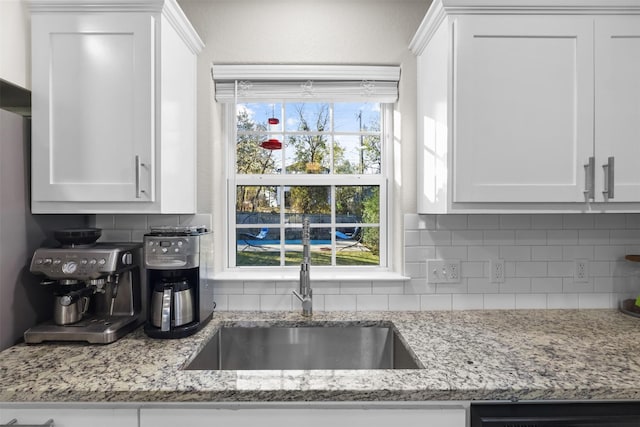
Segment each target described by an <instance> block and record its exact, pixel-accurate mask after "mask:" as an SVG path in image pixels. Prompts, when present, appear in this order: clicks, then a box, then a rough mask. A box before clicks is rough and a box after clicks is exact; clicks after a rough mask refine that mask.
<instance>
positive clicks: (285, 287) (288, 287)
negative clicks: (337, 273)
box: [275, 280, 318, 299]
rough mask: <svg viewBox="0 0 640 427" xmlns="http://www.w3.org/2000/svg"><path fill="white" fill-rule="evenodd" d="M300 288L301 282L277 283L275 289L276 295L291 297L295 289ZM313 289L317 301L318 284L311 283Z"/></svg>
mask: <svg viewBox="0 0 640 427" xmlns="http://www.w3.org/2000/svg"><path fill="white" fill-rule="evenodd" d="M299 287H300V282H299V281H297V280H296V281H293V280H291V281H277V282H276V287H275V293H276V294H279V295H291V293H292V291H293V290H294V289H296V290H297V289H298V288H299ZM311 287H312V288H313V297H314V299H315V297H316V295H317V294H318V291H317V282H311Z"/></svg>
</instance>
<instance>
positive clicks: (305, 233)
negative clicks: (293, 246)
mask: <svg viewBox="0 0 640 427" xmlns="http://www.w3.org/2000/svg"><path fill="white" fill-rule="evenodd" d="M309 235H310V230H309V219H308V218H305V219H304V221H303V222H302V263H301V264H300V289H299V291H296V290H294V291H293V294H294V295H295V296H296V297H297V298H298V299H299V300H300V302H302V315H303V316H311V314H312V313H313V290H312V289H311V278H310V276H309V267H310V266H311V257H310V243H309Z"/></svg>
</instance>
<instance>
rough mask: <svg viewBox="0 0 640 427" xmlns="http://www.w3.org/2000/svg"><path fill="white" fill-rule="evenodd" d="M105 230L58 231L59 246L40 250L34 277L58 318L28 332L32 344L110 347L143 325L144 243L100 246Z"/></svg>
mask: <svg viewBox="0 0 640 427" xmlns="http://www.w3.org/2000/svg"><path fill="white" fill-rule="evenodd" d="M100 235H101V230H100V229H67V230H59V231H56V232H54V237H55V238H56V240H58V241H59V242H60V243H61V246H60V247H54V248H46V247H45V248H39V249H37V250H36V251H35V253H34V255H33V258H32V260H31V266H30V271H31V273H34V274H37V275H42V276H44V279H43V280H42V281H41V285H42V286H45V287H47V288H48V289H49V290H50V291H51V293H52V295H53V319H51V320H49V321H47V322H45V323H42V324H39V325H36V326H34V327H33V328H30V329H29V330H27V331H26V332H25V333H24V340H25V342H27V343H30V344H36V343H41V342H44V341H88V342H89V343H93V344H108V343H111V342H113V341H116V340H118V339H119V338H121V337H122V336H124V335H125V334H127V333H128V332H130V331H131V330H133V329H134V328H136V327H137V326H139V325H141V324H142V323H143V322H144V318H145V316H144V314H143V310H142V307H143V306H142V293H141V291H142V285H141V278H142V275H141V261H142V245H141V244H140V243H96V240H97V239H98V238H99V237H100Z"/></svg>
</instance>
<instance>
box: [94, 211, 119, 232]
mask: <svg viewBox="0 0 640 427" xmlns="http://www.w3.org/2000/svg"><path fill="white" fill-rule="evenodd" d="M115 226H116V218H115V215H102V214H99V215H96V216H95V227H96V228H101V229H103V230H104V229H113V228H115Z"/></svg>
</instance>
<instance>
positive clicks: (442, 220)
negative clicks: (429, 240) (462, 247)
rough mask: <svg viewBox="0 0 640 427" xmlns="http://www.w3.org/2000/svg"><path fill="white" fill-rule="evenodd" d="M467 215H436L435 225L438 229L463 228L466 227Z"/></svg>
mask: <svg viewBox="0 0 640 427" xmlns="http://www.w3.org/2000/svg"><path fill="white" fill-rule="evenodd" d="M467 218H468V215H459V214H452V215H438V217H437V219H436V227H437V228H438V229H439V230H465V229H466V228H467Z"/></svg>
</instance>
